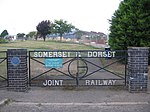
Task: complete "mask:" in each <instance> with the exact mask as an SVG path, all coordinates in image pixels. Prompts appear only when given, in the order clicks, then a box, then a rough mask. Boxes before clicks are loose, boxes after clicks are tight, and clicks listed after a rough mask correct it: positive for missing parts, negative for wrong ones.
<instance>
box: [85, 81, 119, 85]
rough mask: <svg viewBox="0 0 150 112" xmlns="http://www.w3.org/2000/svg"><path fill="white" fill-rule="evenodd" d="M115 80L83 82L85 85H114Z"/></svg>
mask: <svg viewBox="0 0 150 112" xmlns="http://www.w3.org/2000/svg"><path fill="white" fill-rule="evenodd" d="M115 83H116V80H85V85H95V86H100V85H115Z"/></svg>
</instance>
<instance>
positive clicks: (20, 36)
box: [17, 33, 26, 40]
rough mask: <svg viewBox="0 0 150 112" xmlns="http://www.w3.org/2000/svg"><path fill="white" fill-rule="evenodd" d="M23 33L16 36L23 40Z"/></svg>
mask: <svg viewBox="0 0 150 112" xmlns="http://www.w3.org/2000/svg"><path fill="white" fill-rule="evenodd" d="M25 35H26V34H24V33H18V34H17V38H18V39H21V40H23V39H24V36H25Z"/></svg>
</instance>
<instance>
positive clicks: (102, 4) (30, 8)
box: [0, 0, 121, 35]
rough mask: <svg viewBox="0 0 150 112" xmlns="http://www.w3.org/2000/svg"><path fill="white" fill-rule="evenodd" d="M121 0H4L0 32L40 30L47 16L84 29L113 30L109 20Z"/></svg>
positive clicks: (12, 32) (0, 4)
mask: <svg viewBox="0 0 150 112" xmlns="http://www.w3.org/2000/svg"><path fill="white" fill-rule="evenodd" d="M120 1H121V0H0V33H1V32H2V31H3V30H5V29H6V30H7V31H8V33H9V34H10V35H16V34H17V33H25V34H27V33H29V32H30V31H36V26H37V25H38V23H39V22H41V21H43V20H50V21H54V20H59V19H63V20H66V21H67V22H68V23H69V24H70V23H71V24H72V25H74V26H75V27H76V28H78V29H80V30H83V31H96V32H103V33H105V34H108V33H109V26H110V24H109V22H108V19H111V17H112V15H113V13H114V12H115V10H117V9H118V6H119V3H120Z"/></svg>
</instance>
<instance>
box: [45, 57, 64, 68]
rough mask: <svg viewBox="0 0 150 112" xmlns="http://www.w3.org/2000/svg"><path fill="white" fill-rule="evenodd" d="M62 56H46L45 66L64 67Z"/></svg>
mask: <svg viewBox="0 0 150 112" xmlns="http://www.w3.org/2000/svg"><path fill="white" fill-rule="evenodd" d="M62 63H63V60H62V58H46V59H45V67H46V68H62V67H63V64H62Z"/></svg>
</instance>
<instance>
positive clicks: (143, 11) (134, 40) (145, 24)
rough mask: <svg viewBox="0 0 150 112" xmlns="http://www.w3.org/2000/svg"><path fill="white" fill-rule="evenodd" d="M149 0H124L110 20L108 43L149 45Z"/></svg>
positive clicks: (125, 45) (118, 46)
mask: <svg viewBox="0 0 150 112" xmlns="http://www.w3.org/2000/svg"><path fill="white" fill-rule="evenodd" d="M149 6H150V0H124V1H122V2H121V4H120V5H119V9H118V10H117V11H116V12H115V13H114V15H113V16H112V19H111V20H110V23H111V26H110V34H109V45H110V46H111V48H112V49H127V47H128V46H135V47H145V46H149V47H150V7H149Z"/></svg>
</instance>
